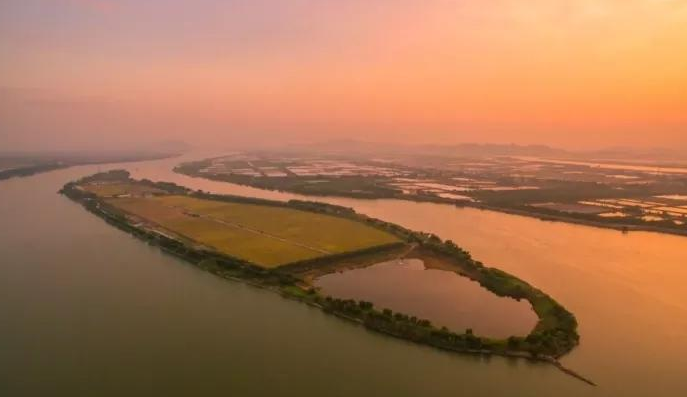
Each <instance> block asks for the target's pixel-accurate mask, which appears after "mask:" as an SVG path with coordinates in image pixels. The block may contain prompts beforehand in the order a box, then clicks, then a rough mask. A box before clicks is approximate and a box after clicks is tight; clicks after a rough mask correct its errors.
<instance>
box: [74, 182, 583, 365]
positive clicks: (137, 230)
mask: <svg viewBox="0 0 687 397" xmlns="http://www.w3.org/2000/svg"><path fill="white" fill-rule="evenodd" d="M113 175H114V176H115V177H116V178H126V180H127V182H129V183H134V182H135V181H133V180H130V179H128V173H124V172H122V171H118V172H113V173H110V174H108V175H106V176H104V177H102V178H104V179H107V180H111V178H112V176H113ZM123 175H126V176H123ZM98 178H101V177H100V176H98V175H95V176H91V177H87V178H84V179H83V180H82V181H79V182H76V183H73V182H72V183H68V184H67V185H65V186H64V188H63V189H62V190H61V193H63V194H64V195H66V196H67V197H69V198H71V199H72V200H74V201H77V202H79V203H81V204H82V205H83V206H84V207H85V208H86V209H88V210H89V211H91V212H92V213H94V214H96V215H98V216H100V217H101V218H103V219H105V220H106V221H107V222H108V223H110V224H112V225H114V226H116V227H117V228H119V229H121V230H124V231H127V232H129V233H130V234H133V235H134V236H136V237H138V238H140V239H142V240H144V241H146V242H148V243H149V244H153V245H157V246H160V247H161V249H162V250H164V251H165V252H167V253H169V254H172V255H174V256H177V257H179V258H182V259H184V260H186V261H188V262H190V263H192V264H194V265H196V266H199V267H201V268H203V269H205V270H208V271H210V272H212V273H214V274H217V275H220V276H222V277H225V278H233V279H238V280H242V281H245V282H247V283H249V284H251V285H259V286H262V287H265V288H268V289H273V290H276V291H279V292H280V293H281V294H285V295H289V296H290V297H291V298H294V299H297V300H300V301H303V302H305V303H308V304H313V305H316V306H317V307H320V308H321V309H322V310H324V311H325V312H327V313H331V314H334V315H337V316H346V317H349V318H353V319H355V320H356V321H358V322H361V323H362V324H363V325H364V326H365V327H366V328H368V329H371V330H374V331H377V332H382V333H386V334H393V335H395V336H397V337H399V338H402V339H407V340H410V341H413V342H416V343H420V344H425V345H429V346H433V347H437V348H440V349H443V350H451V351H456V352H466V353H471V352H475V351H479V352H482V353H483V354H487V352H488V354H496V355H509V356H523V357H529V358H531V359H534V360H540V361H551V360H554V361H556V358H557V357H560V356H562V355H564V354H566V353H568V352H569V351H570V350H572V349H573V348H574V347H575V346H577V344H578V343H579V336H578V335H577V332H576V329H577V321H576V320H575V318H574V316H573V315H572V314H571V313H570V312H568V311H567V310H565V309H564V308H563V307H562V306H561V305H559V304H558V303H557V302H555V301H554V300H553V299H552V298H551V297H549V296H548V295H546V294H544V293H543V292H542V291H540V290H538V289H536V288H534V287H532V286H530V285H529V284H527V283H525V282H524V281H522V280H519V279H517V278H516V277H514V276H511V275H509V274H507V273H505V272H502V271H500V270H498V269H494V268H488V267H485V266H484V265H483V264H482V263H480V262H478V261H475V260H474V259H472V257H471V256H470V254H469V253H467V252H466V251H464V250H462V249H461V248H459V247H458V246H456V245H455V244H454V243H453V242H451V241H442V240H441V239H439V238H438V237H437V236H435V235H431V234H427V233H421V232H414V231H411V230H408V229H405V228H403V227H401V226H398V225H395V224H391V223H388V222H384V221H381V220H379V219H374V218H369V217H367V216H365V215H361V214H357V213H356V212H355V211H353V210H352V209H350V208H345V207H339V206H335V205H329V204H324V203H315V202H303V201H291V202H287V203H284V202H275V201H270V200H263V199H253V198H248V197H238V196H221V195H210V194H206V193H201V192H194V191H191V190H189V189H186V188H184V187H181V186H178V185H174V184H171V183H165V182H157V183H155V182H151V181H143V182H136V183H141V184H145V186H148V187H154V188H155V189H159V190H162V191H166V192H168V193H169V194H177V195H178V194H184V195H187V196H191V197H198V198H203V199H212V200H218V201H223V202H237V201H238V202H251V203H253V204H259V205H267V206H269V205H272V206H278V207H292V208H296V209H298V210H301V211H310V212H316V213H324V214H328V215H332V216H337V217H343V218H347V219H350V220H355V221H357V222H361V223H364V224H366V225H369V226H372V227H375V228H378V229H380V230H384V231H386V232H389V233H393V234H394V235H396V236H397V237H398V238H400V239H402V240H403V241H405V244H407V245H408V249H407V250H406V251H404V252H405V254H408V253H410V252H413V253H414V254H415V253H416V252H417V250H415V247H416V246H417V247H420V249H421V250H422V251H423V252H424V253H425V255H427V254H431V255H433V256H434V257H435V259H437V258H438V260H442V261H444V262H445V263H446V264H449V263H450V264H452V266H453V269H452V270H453V271H456V272H457V273H459V274H460V275H461V276H465V277H468V278H470V279H472V280H474V281H477V282H479V283H480V285H482V286H483V287H484V288H486V289H487V290H489V291H491V292H493V293H495V294H496V295H499V296H504V297H510V298H513V299H518V300H520V299H526V300H528V301H529V302H530V303H531V305H532V307H533V308H534V310H535V313H536V314H537V316H538V317H539V322H538V324H537V326H536V327H535V329H534V330H533V331H532V332H531V333H530V334H529V335H528V336H527V337H526V338H519V337H510V338H508V339H506V340H498V339H489V338H483V337H479V336H477V335H473V334H472V332H471V331H469V330H466V332H465V333H462V334H461V333H455V332H452V331H450V330H448V329H445V328H441V329H439V328H437V327H435V326H434V325H432V324H431V323H430V322H429V321H427V320H422V319H418V318H415V317H410V316H408V315H405V314H403V313H393V312H391V311H390V310H388V309H384V310H378V309H376V308H375V307H374V305H373V304H372V303H371V302H364V301H360V302H356V301H353V300H341V299H333V298H331V297H328V296H322V295H321V294H320V293H319V292H318V291H317V290H316V289H314V288H311V287H308V286H307V285H308V284H307V282H306V281H305V280H303V279H302V278H299V277H298V274H299V273H301V272H303V271H304V270H306V269H308V268H311V269H313V268H320V269H322V268H328V266H330V265H332V264H333V265H334V267H336V264H337V263H340V262H342V261H353V262H358V261H359V260H361V259H362V260H365V258H367V257H368V256H369V255H379V254H380V253H383V252H385V251H389V253H390V254H391V255H399V254H398V252H399V251H398V250H399V248H400V247H399V246H396V245H390V246H381V247H379V248H375V249H372V250H364V251H359V252H352V253H343V254H339V255H332V256H329V257H323V258H318V259H315V260H308V261H301V262H299V263H293V264H289V265H287V266H282V267H278V268H275V269H265V268H262V267H260V266H256V264H254V263H250V262H247V261H245V260H241V259H239V258H235V257H230V256H227V255H224V254H221V253H218V252H214V251H208V250H207V249H203V248H199V247H197V246H195V245H191V244H188V243H184V242H183V241H180V240H178V239H175V238H174V237H173V236H169V235H167V234H166V233H159V232H157V231H155V230H151V229H149V228H145V227H142V225H141V223H140V222H132V221H131V219H129V218H128V217H127V216H126V214H123V213H119V212H117V210H116V209H115V208H113V207H112V206H111V205H109V204H108V203H106V202H104V201H103V200H102V199H100V198H99V197H98V196H97V195H95V194H94V193H91V192H88V191H86V190H84V189H83V188H81V186H80V185H79V183H83V181H88V182H93V181H98ZM392 251H393V252H392Z"/></svg>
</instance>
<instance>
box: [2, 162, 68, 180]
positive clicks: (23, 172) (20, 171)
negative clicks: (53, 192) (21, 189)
mask: <svg viewBox="0 0 687 397" xmlns="http://www.w3.org/2000/svg"><path fill="white" fill-rule="evenodd" d="M66 166H67V165H66V164H64V163H61V162H54V163H46V164H36V165H29V166H25V167H19V168H12V169H9V170H0V180H3V179H9V178H14V177H22V176H31V175H35V174H38V173H41V172H46V171H52V170H56V169H59V168H63V167H66Z"/></svg>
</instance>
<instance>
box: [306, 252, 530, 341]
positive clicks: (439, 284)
mask: <svg viewBox="0 0 687 397" xmlns="http://www.w3.org/2000/svg"><path fill="white" fill-rule="evenodd" d="M315 285H316V286H317V287H320V288H322V292H323V293H324V294H326V295H331V296H334V297H337V298H342V299H356V300H366V301H370V302H374V304H375V306H376V307H377V308H379V309H382V308H389V309H392V310H394V311H399V312H402V313H405V314H409V315H412V316H416V317H418V318H425V319H428V320H430V321H431V322H432V323H433V324H435V325H438V326H446V327H448V328H449V329H450V330H452V331H454V332H459V333H460V332H463V331H465V330H466V329H467V328H472V329H473V331H474V332H475V333H476V334H478V335H481V336H490V337H499V338H501V337H507V336H510V335H520V336H524V335H527V334H528V333H529V332H530V331H531V330H532V328H534V326H535V325H536V322H537V316H536V315H535V313H534V312H533V311H532V308H531V306H530V305H529V303H528V302H527V301H521V302H518V301H516V300H514V299H509V298H501V297H498V296H496V295H494V294H492V293H491V292H489V291H488V290H486V289H485V288H482V287H481V286H480V285H479V284H478V283H476V282H474V281H472V280H470V279H468V278H466V277H461V276H459V275H458V274H456V273H454V272H450V271H446V270H438V269H427V268H425V265H424V263H423V262H422V260H420V259H402V260H394V261H389V262H383V263H379V264H376V265H373V266H369V267H366V268H362V269H353V270H348V271H344V272H340V273H332V274H327V275H324V276H322V277H320V278H318V279H317V280H315Z"/></svg>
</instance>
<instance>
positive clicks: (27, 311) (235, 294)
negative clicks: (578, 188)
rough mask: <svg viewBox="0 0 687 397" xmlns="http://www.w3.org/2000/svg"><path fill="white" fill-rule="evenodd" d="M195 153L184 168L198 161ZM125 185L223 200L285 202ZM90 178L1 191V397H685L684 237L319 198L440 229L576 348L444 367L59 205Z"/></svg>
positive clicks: (137, 170) (163, 172) (161, 176)
mask: <svg viewBox="0 0 687 397" xmlns="http://www.w3.org/2000/svg"><path fill="white" fill-rule="evenodd" d="M203 156H204V154H200V155H195V156H189V157H188V158H189V159H194V158H197V159H199V158H202V157H203ZM177 162H178V160H177V159H172V160H160V161H151V162H146V163H136V164H131V165H127V166H126V167H127V168H128V169H130V170H132V171H134V174H135V175H139V176H147V177H149V178H151V179H156V180H168V181H176V182H178V183H181V184H184V185H188V186H190V187H193V188H201V189H204V190H209V191H216V192H222V193H236V194H248V195H255V196H260V197H269V198H278V199H287V198H292V197H299V196H297V195H291V194H283V193H278V192H265V191H261V190H258V189H252V188H247V187H240V186H235V185H230V184H224V183H218V182H212V181H205V180H201V179H197V178H190V177H185V176H182V175H177V174H174V173H172V172H171V168H172V167H173V165H174V164H176V163H177ZM121 167H122V165H113V166H87V167H76V168H71V169H66V170H59V171H54V172H49V173H46V174H41V175H36V176H33V177H28V178H22V179H12V180H7V181H2V182H0V219H2V222H3V224H2V227H0V258H1V260H0V395H1V396H94V395H97V396H123V395H125V396H151V395H165V396H188V395H199V396H225V395H228V394H231V395H237V396H238V395H240V396H265V395H267V396H269V395H279V396H291V395H293V396H308V395H313V396H321V395H327V396H351V395H361V396H367V395H374V396H418V395H423V396H448V395H465V396H516V397H518V396H523V397H524V396H527V397H531V396H551V395H555V396H571V397H572V396H575V397H576V396H604V397H611V396H613V397H615V396H630V397H638V396H667V397H672V396H684V395H687V382H686V381H685V374H687V288H685V287H684V285H685V280H687V238H685V237H680V236H671V235H663V234H657V233H647V232H631V233H628V234H622V233H620V232H616V231H613V230H606V229H598V228H591V227H586V226H581V225H571V224H565V223H552V222H544V221H540V220H537V219H532V218H527V217H520V216H513V215H507V214H501V213H495V212H490V211H480V210H476V209H469V208H465V209H462V208H456V207H453V206H449V205H438V204H430V203H413V202H406V201H398V200H370V201H365V200H353V199H342V198H321V200H327V201H330V202H333V203H337V204H342V205H347V206H350V207H354V208H356V209H357V210H359V211H361V212H363V213H367V214H369V215H372V216H376V217H379V218H382V219H385V220H388V221H391V222H396V223H399V224H402V225H404V226H406V227H410V228H413V229H417V230H424V231H428V232H433V233H437V234H438V235H440V236H441V237H443V238H449V239H452V240H454V241H456V242H457V243H458V244H459V245H461V246H463V247H464V248H466V249H468V250H470V251H471V252H472V254H473V256H475V257H476V258H477V259H479V260H481V261H483V262H485V263H487V264H488V265H493V266H497V267H499V268H501V269H503V270H506V271H508V272H510V273H513V274H515V275H517V276H518V277H520V278H522V279H524V280H526V281H528V282H530V283H532V284H533V285H535V286H537V287H538V288H541V289H542V290H544V291H545V292H547V293H549V294H551V295H552V296H553V297H554V298H555V299H557V300H558V301H559V302H561V303H562V304H563V305H565V306H566V307H567V308H568V309H570V310H571V311H572V312H573V313H575V315H576V316H577V318H578V320H579V322H580V333H581V336H582V344H581V346H580V347H579V348H578V349H576V350H574V351H573V353H572V354H570V355H569V356H566V357H565V358H564V359H563V362H564V363H565V364H566V365H569V366H571V367H573V368H575V369H577V370H579V371H580V372H582V373H583V374H585V375H587V376H589V377H591V378H592V379H593V380H595V381H596V382H597V383H598V384H599V387H596V388H593V387H590V386H587V385H585V384H583V383H582V382H579V381H577V380H575V379H573V378H571V377H569V376H566V375H564V374H562V373H561V372H560V371H558V370H556V369H555V368H552V367H550V366H547V365H542V364H533V363H529V362H526V361H522V360H508V359H503V358H497V357H493V358H490V359H484V358H479V357H473V356H463V355H455V354H449V353H446V352H442V351H438V350H436V349H431V348H428V347H423V346H417V345H414V344H411V343H407V342H404V341H400V340H395V339H391V338H388V337H385V336H382V335H378V334H375V333H372V332H367V331H365V330H364V329H362V328H360V327H357V326H354V325H351V324H348V323H346V322H343V321H340V320H339V319H336V318H334V317H331V316H327V315H326V314H324V313H321V312H320V311H318V310H316V309H312V308H309V307H307V306H305V305H303V304H300V303H297V302H291V301H288V300H284V299H282V298H280V297H279V296H277V295H275V294H272V293H269V292H266V291H262V290H257V289H253V288H250V287H248V286H245V285H243V284H239V283H231V282H227V281H224V280H220V279H218V278H216V277H214V276H212V275H210V274H207V273H205V272H202V271H200V270H198V269H196V268H194V267H192V266H190V265H187V264H185V263H184V262H182V261H180V260H177V259H175V258H173V257H170V256H168V255H164V254H162V253H161V252H160V251H159V250H158V249H157V248H155V247H149V246H147V245H145V244H143V243H142V242H141V241H139V240H136V239H134V238H132V237H130V236H129V235H127V234H125V233H123V232H121V231H119V230H116V229H115V228H113V227H111V226H110V225H108V224H106V223H105V222H103V221H102V220H100V219H99V218H97V217H95V216H93V215H92V214H90V213H88V212H86V211H85V210H83V209H82V208H81V207H79V206H78V205H76V204H74V203H72V202H71V201H69V200H68V199H66V198H64V197H61V196H59V195H57V194H56V191H57V190H58V189H59V187H60V186H61V185H62V184H64V183H65V182H67V181H70V180H73V179H75V178H78V177H80V176H84V175H88V174H91V173H93V172H95V171H97V170H98V169H100V170H106V169H109V168H121Z"/></svg>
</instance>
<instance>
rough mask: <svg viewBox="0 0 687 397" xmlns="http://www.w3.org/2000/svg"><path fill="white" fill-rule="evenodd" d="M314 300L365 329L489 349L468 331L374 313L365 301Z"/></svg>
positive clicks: (443, 344) (461, 348)
mask: <svg viewBox="0 0 687 397" xmlns="http://www.w3.org/2000/svg"><path fill="white" fill-rule="evenodd" d="M316 300H317V302H318V303H319V304H320V305H321V306H322V307H323V309H324V310H325V311H326V312H329V313H335V314H341V315H343V316H346V317H349V318H350V317H352V318H355V319H358V320H361V321H362V323H363V325H364V326H365V327H367V328H369V329H372V330H375V331H379V332H383V333H386V334H390V335H393V336H396V337H398V338H403V339H408V340H411V341H414V342H418V343H424V344H429V345H432V346H436V347H440V348H443V349H451V350H459V351H464V350H482V349H486V350H489V349H491V345H490V343H489V341H486V340H483V339H482V338H480V337H478V336H476V335H474V334H473V332H472V330H471V329H467V330H465V333H463V334H458V333H455V332H451V331H450V330H449V329H447V328H446V327H442V328H436V327H434V326H433V325H432V323H431V322H430V321H429V320H426V319H421V318H417V317H415V316H409V315H407V314H404V313H399V312H397V313H394V312H393V311H392V310H391V309H382V310H381V311H380V310H376V309H375V308H374V305H373V303H372V302H367V301H355V300H352V299H337V298H332V297H329V296H327V297H325V298H321V297H318V298H317V299H316Z"/></svg>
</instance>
